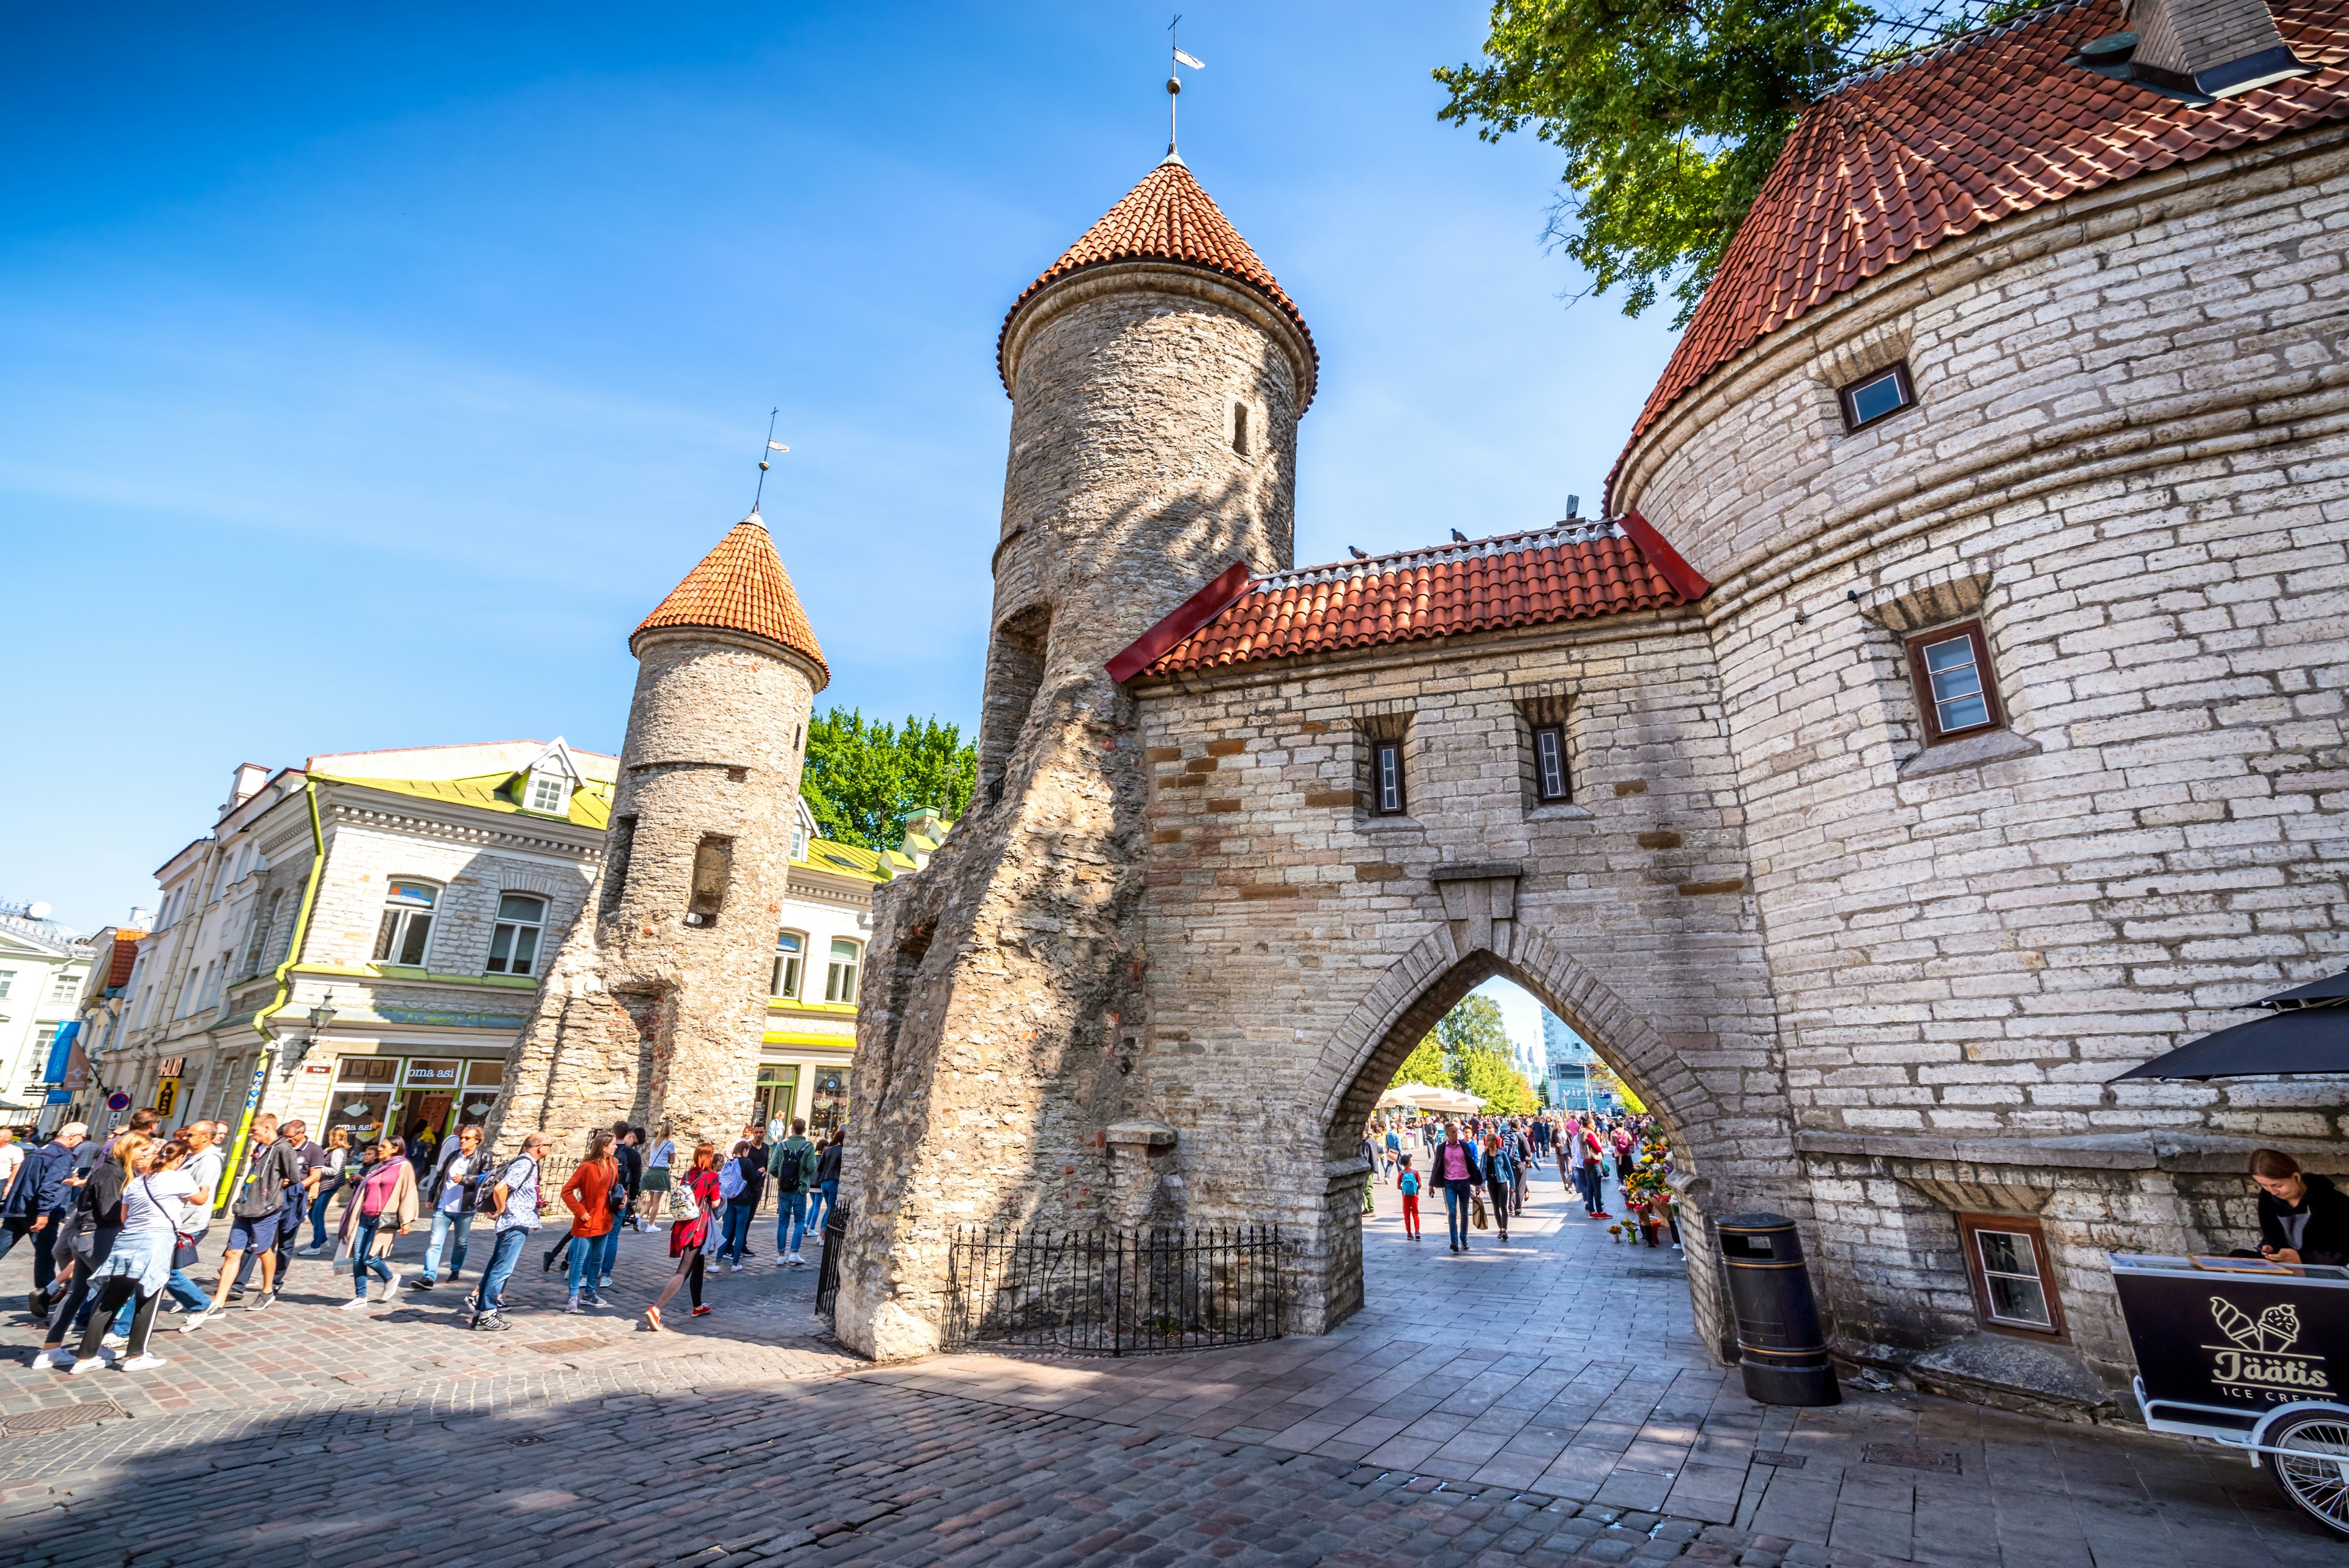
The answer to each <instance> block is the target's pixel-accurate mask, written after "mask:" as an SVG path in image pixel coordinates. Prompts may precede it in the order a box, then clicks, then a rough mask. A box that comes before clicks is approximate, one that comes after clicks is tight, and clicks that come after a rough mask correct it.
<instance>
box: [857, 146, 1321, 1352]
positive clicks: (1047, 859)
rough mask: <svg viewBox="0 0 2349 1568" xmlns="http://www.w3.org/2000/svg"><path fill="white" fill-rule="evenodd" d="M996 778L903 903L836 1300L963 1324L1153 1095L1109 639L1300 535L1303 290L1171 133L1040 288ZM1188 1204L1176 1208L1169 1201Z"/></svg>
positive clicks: (1000, 671)
mask: <svg viewBox="0 0 2349 1568" xmlns="http://www.w3.org/2000/svg"><path fill="white" fill-rule="evenodd" d="M998 363H999V369H1000V370H1001V373H1002V377H1003V383H1004V386H1005V388H1006V389H1007V390H1008V391H1009V393H1010V395H1011V400H1012V420H1011V452H1010V459H1009V465H1008V468H1007V471H1006V474H1005V479H1004V492H1003V523H1002V535H1001V539H1000V542H999V544H998V545H997V546H996V550H995V557H994V575H995V596H994V618H993V622H992V628H993V629H992V633H991V636H990V638H989V647H988V662H987V682H986V691H985V695H984V701H983V706H982V710H981V717H980V726H979V795H978V799H977V800H976V801H975V802H974V803H973V809H972V811H971V812H970V814H969V815H968V816H967V817H966V818H965V819H964V821H963V822H962V823H960V824H958V825H957V827H956V830H955V835H954V836H953V837H952V838H950V839H949V840H947V845H946V846H945V847H944V848H943V849H942V850H941V852H940V854H939V855H938V857H936V859H935V860H933V861H932V863H931V865H930V867H929V868H928V869H926V871H925V872H923V874H922V875H921V876H919V877H913V878H909V879H907V880H906V881H905V882H904V883H901V884H897V885H893V886H892V887H891V888H888V889H886V890H885V893H884V895H883V898H881V899H880V900H879V903H878V905H877V908H876V912H875V928H874V942H873V958H872V963H871V967H870V968H869V970H868V977H867V982H866V991H865V995H864V1012H863V1014H862V1016H861V1018H860V1020H859V1025H858V1033H857V1053H856V1069H855V1080H854V1085H853V1087H852V1092H851V1096H850V1103H851V1112H850V1115H851V1123H850V1135H849V1138H850V1146H851V1148H852V1150H853V1151H854V1155H853V1159H852V1167H853V1169H852V1173H851V1176H850V1179H849V1184H848V1189H847V1194H848V1197H849V1199H850V1201H851V1203H852V1206H853V1210H852V1222H851V1229H850V1237H851V1239H850V1241H849V1243H848V1247H847V1250H846V1252H845V1254H844V1267H843V1277H842V1295H841V1299H840V1304H839V1308H838V1311H837V1314H836V1316H835V1322H836V1323H837V1324H838V1325H839V1329H840V1332H841V1334H843V1337H844V1338H846V1339H847V1340H848V1341H849V1342H850V1343H851V1344H853V1345H856V1346H857V1347H858V1348H860V1349H862V1350H864V1351H866V1352H868V1353H870V1354H874V1355H882V1356H896V1355H912V1354H918V1353H920V1352H922V1351H924V1350H927V1349H930V1348H934V1347H935V1346H936V1342H937V1325H938V1318H939V1311H940V1298H939V1293H938V1287H939V1285H940V1284H941V1283H942V1282H943V1280H944V1276H945V1272H946V1249H947V1242H948V1241H949V1240H950V1238H951V1235H952V1232H953V1231H954V1230H955V1228H956V1227H957V1226H960V1225H969V1224H983V1225H998V1226H1006V1225H1019V1224H1040V1225H1049V1226H1062V1225H1091V1224H1096V1223H1100V1222H1102V1221H1103V1220H1108V1219H1118V1220H1128V1221H1130V1220H1133V1219H1135V1218H1137V1217H1136V1216H1133V1215H1122V1214H1113V1213H1112V1211H1111V1210H1110V1208H1109V1205H1108V1192H1107V1186H1108V1183H1107V1180H1106V1170H1107V1164H1106V1160H1107V1145H1106V1141H1105V1139H1106V1135H1107V1133H1108V1129H1109V1127H1110V1126H1111V1124H1112V1123H1113V1122H1115V1121H1117V1120H1118V1119H1119V1117H1120V1116H1123V1115H1125V1114H1128V1112H1129V1111H1130V1109H1131V1107H1129V1106H1127V1104H1126V1095H1125V1090H1126V1088H1127V1084H1128V1080H1127V1076H1126V1075H1127V1074H1128V1073H1130V1071H1131V1069H1132V1065H1133V1054H1134V1052H1135V1049H1136V1047H1137V1045H1138V1043H1139V1040H1140V1037H1141V1033H1142V1031H1143V1027H1144V1020H1143V1016H1142V998H1143V974H1144V971H1145V969H1146V967H1147V964H1148V961H1149V959H1148V955H1147V954H1146V953H1144V952H1143V950H1142V949H1141V946H1140V942H1139V939H1138V934H1137V930H1136V923H1135V919H1134V916H1135V913H1136V910H1137V908H1138V905H1139V901H1140V898H1141V893H1142V887H1143V880H1142V878H1143V857H1144V849H1145V846H1144V837H1145V826H1144V823H1143V808H1144V806H1145V805H1146V804H1147V797H1148V789H1149V781H1148V776H1147V772H1146V765H1145V762H1144V759H1143V755H1142V749H1141V746H1140V744H1139V732H1138V731H1137V729H1136V727H1135V722H1134V711H1133V704H1132V702H1131V701H1130V700H1129V699H1127V698H1126V697H1125V696H1124V695H1123V692H1121V691H1120V690H1119V687H1118V683H1117V681H1116V680H1113V679H1112V676H1111V675H1110V673H1109V672H1108V670H1106V669H1105V668H1104V667H1105V665H1106V663H1107V662H1108V660H1109V659H1111V658H1112V656H1113V655H1115V654H1117V653H1118V652H1119V651H1120V650H1122V649H1124V648H1126V647H1127V646H1128V645H1129V644H1131V643H1132V642H1133V640H1134V639H1136V638H1137V637H1139V636H1140V635H1141V634H1142V633H1143V632H1144V631H1145V630H1147V629H1149V628H1151V627H1152V626H1153V625H1154V624H1155V623H1157V622H1158V621H1159V620H1160V619H1162V618H1164V617H1165V616H1167V615H1168V614H1169V613H1170V612H1172V611H1174V609H1176V608H1177V607H1179V606H1181V605H1183V604H1184V602H1185V600H1186V599H1189V598H1190V597H1192V596H1194V595H1195V594H1197V593H1198V592H1199V591H1200V590H1201V588H1202V587H1203V586H1205V585H1206V584H1208V583H1209V582H1211V581H1213V580H1214V579H1216V577H1217V576H1220V575H1221V574H1223V573H1225V572H1226V571H1227V570H1228V569H1230V568H1231V567H1233V566H1235V565H1236V564H1237V565H1239V566H1245V567H1246V568H1247V570H1248V571H1250V572H1267V571H1273V570H1278V569H1280V568H1284V567H1286V566H1288V565H1289V564H1290V560H1291V554H1292V550H1291V534H1292V508H1293V502H1294V496H1295V483H1296V481H1295V459H1296V434H1297V420H1298V417H1299V414H1301V413H1302V412H1303V411H1304V410H1305V408H1306V406H1307V405H1308V404H1309V402H1310V401H1311V400H1312V397H1313V389H1314V378H1315V372H1316V361H1315V355H1314V349H1313V341H1312V337H1311V336H1310V335H1309V333H1308V331H1307V330H1306V327H1305V322H1304V318H1303V317H1301V316H1300V315H1299V312H1298V309H1297V306H1295V304H1294V303H1293V302H1291V301H1290V299H1289V298H1288V295H1287V294H1285V293H1283V292H1282V290H1281V287H1280V286H1279V284H1278V283H1277V282H1276V281H1274V279H1273V276H1272V275H1271V274H1270V272H1268V270H1267V269H1266V267H1265V266H1264V265H1263V263H1261V262H1260V261H1258V260H1257V256H1256V254H1255V253H1254V252H1253V251H1252V250H1250V249H1249V248H1248V245H1247V241H1245V240H1243V239H1242V238H1241V237H1240V235H1239V234H1238V232H1237V230H1235V229H1234V228H1233V227H1232V226H1231V224H1230V223H1228V222H1227V221H1226V219H1225V217H1224V215H1223V213H1221V212H1220V211H1218V210H1217V209H1216V204H1215V202H1212V201H1210V200H1209V199H1208V197H1207V194H1206V192H1205V191H1203V190H1202V189H1201V188H1200V186H1199V184H1198V182H1197V181H1195V179H1193V178H1192V176H1191V171H1190V170H1189V169H1188V168H1187V167H1186V166H1185V164H1184V162H1183V161H1182V159H1181V158H1180V157H1179V156H1177V155H1175V154H1174V153H1171V152H1170V153H1169V154H1168V155H1167V157H1166V159H1165V161H1163V162H1162V163H1160V164H1159V165H1158V167H1157V168H1156V169H1155V170H1154V171H1152V172H1151V174H1150V175H1149V177H1148V178H1146V179H1144V180H1143V182H1142V183H1141V184H1139V185H1137V186H1135V187H1134V189H1133V191H1132V192H1130V193H1128V194H1127V196H1126V197H1125V199H1124V200H1123V201H1121V202H1118V203H1117V205H1116V206H1115V207H1113V208H1112V209H1111V211H1110V213H1108V215H1107V216H1105V217H1104V218H1102V220H1101V222H1100V223H1096V224H1094V225H1093V227H1092V229H1091V230H1090V231H1088V232H1087V233H1086V234H1085V235H1084V237H1083V238H1081V239H1080V240H1079V241H1078V242H1077V243H1076V244H1074V245H1072V246H1071V247H1070V249H1069V251H1068V253H1067V254H1064V255H1063V256H1061V259H1060V260H1059V261H1057V262H1055V263H1054V264H1053V265H1051V266H1050V268H1049V269H1047V270H1046V271H1045V273H1044V275H1042V276H1041V277H1040V278H1038V279H1037V280H1036V282H1035V283H1034V284H1033V285H1031V286H1030V287H1029V288H1028V290H1027V291H1026V292H1025V293H1023V294H1022V295H1020V296H1019V299H1018V301H1017V302H1016V303H1014V305H1013V306H1012V307H1011V311H1010V314H1009V317H1007V318H1006V320H1005V322H1004V325H1003V332H1002V336H1001V338H1000V340H999V348H998ZM1161 1217H1164V1218H1171V1217H1172V1216H1161Z"/></svg>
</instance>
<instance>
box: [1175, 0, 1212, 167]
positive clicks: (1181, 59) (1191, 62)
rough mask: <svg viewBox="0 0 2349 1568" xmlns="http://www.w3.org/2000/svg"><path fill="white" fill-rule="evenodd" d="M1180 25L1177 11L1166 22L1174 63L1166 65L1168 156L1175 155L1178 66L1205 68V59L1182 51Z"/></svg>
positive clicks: (1180, 83) (1180, 79) (1179, 92)
mask: <svg viewBox="0 0 2349 1568" xmlns="http://www.w3.org/2000/svg"><path fill="white" fill-rule="evenodd" d="M1182 25H1183V18H1182V16H1181V15H1180V14H1179V13H1178V14H1177V15H1176V16H1175V17H1174V20H1173V21H1172V22H1169V23H1167V24H1166V40H1167V47H1170V48H1172V49H1173V50H1174V64H1173V65H1170V66H1168V67H1166V155H1167V156H1168V157H1169V158H1172V157H1174V156H1175V152H1174V100H1175V99H1177V98H1178V97H1180V96H1181V95H1182V92H1183V76H1182V72H1181V70H1180V69H1179V67H1183V66H1188V67H1191V68H1192V69H1193V70H1195V71H1204V70H1206V68H1207V62H1206V61H1205V60H1202V59H1197V58H1195V57H1192V56H1190V55H1186V54H1185V53H1184V52H1183V35H1182V34H1180V33H1178V32H1176V31H1175V29H1176V28H1178V27H1180V26H1182Z"/></svg>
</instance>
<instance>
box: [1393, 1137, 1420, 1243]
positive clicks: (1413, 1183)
mask: <svg viewBox="0 0 2349 1568" xmlns="http://www.w3.org/2000/svg"><path fill="white" fill-rule="evenodd" d="M1395 1188H1396V1189H1397V1190H1398V1191H1400V1192H1401V1193H1402V1233H1403V1234H1404V1235H1405V1236H1407V1237H1409V1238H1410V1239H1411V1240H1413V1241H1418V1240H1419V1172H1417V1171H1415V1170H1413V1168H1411V1156H1409V1155H1404V1156H1403V1157H1402V1171H1401V1172H1400V1173H1399V1174H1398V1175H1397V1176H1396V1177H1395Z"/></svg>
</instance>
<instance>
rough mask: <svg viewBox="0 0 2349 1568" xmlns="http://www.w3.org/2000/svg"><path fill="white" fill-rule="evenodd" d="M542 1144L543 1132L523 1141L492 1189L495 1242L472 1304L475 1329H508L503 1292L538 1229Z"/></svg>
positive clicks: (545, 1139) (543, 1156)
mask: <svg viewBox="0 0 2349 1568" xmlns="http://www.w3.org/2000/svg"><path fill="white" fill-rule="evenodd" d="M546 1145H547V1138H546V1135H545V1134H544V1133H533V1134H531V1135H530V1136H529V1137H526V1138H524V1139H523V1142H522V1152H521V1153H520V1154H518V1155H516V1156H514V1158H512V1159H511V1160H509V1161H508V1162H507V1163H506V1168H505V1169H503V1170H502V1171H500V1172H499V1173H498V1181H497V1185H496V1187H494V1188H493V1189H492V1191H491V1196H492V1199H494V1200H495V1203H496V1206H497V1210H498V1241H497V1245H496V1247H495V1248H494V1249H492V1251H491V1253H490V1264H489V1267H488V1268H486V1269H484V1270H482V1271H481V1290H480V1292H479V1293H478V1294H477V1295H476V1297H475V1299H474V1303H473V1324H472V1326H473V1327H475V1328H477V1329H481V1330H484V1331H495V1330H499V1329H504V1328H511V1327H512V1324H509V1323H507V1322H506V1319H505V1304H506V1303H505V1297H504V1294H503V1292H504V1290H505V1287H506V1281H507V1280H509V1279H511V1278H512V1276H513V1272H514V1265H515V1264H516V1263H518V1262H521V1261H522V1253H523V1248H524V1247H527V1246H528V1245H530V1233H531V1232H532V1231H535V1230H537V1229H538V1173H539V1170H540V1168H541V1166H542V1164H543V1161H544V1160H545V1158H546Z"/></svg>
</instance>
